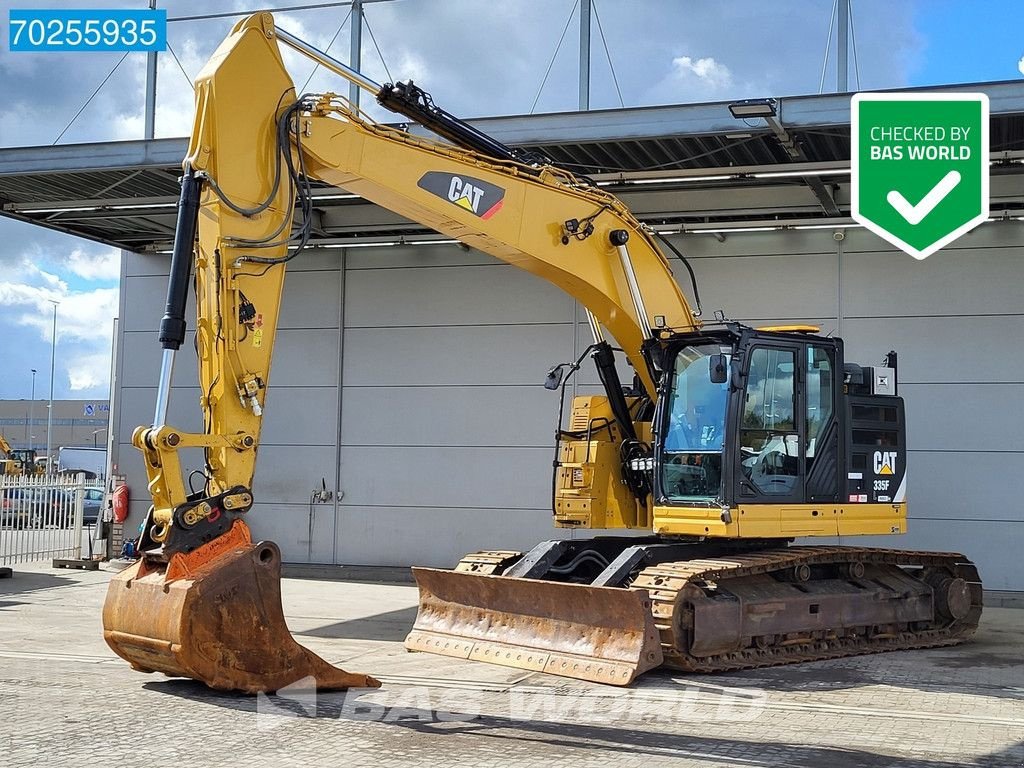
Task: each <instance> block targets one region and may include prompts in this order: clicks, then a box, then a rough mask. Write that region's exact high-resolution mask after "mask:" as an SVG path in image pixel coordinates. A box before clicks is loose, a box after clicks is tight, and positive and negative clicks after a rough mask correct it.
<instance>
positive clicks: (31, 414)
mask: <svg viewBox="0 0 1024 768" xmlns="http://www.w3.org/2000/svg"><path fill="white" fill-rule="evenodd" d="M31 371H32V399H31V400H29V401H28V429H27V430H25V431H26V432H28V435H27V437H28V449H29V451H31V450H32V440H33V439H34V438H35V435H33V434H32V432H33V429H32V428H33V427H35V420H36V369H35V368H32V369H31Z"/></svg>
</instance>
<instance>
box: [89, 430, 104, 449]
mask: <svg viewBox="0 0 1024 768" xmlns="http://www.w3.org/2000/svg"><path fill="white" fill-rule="evenodd" d="M106 431H107V428H106V427H100V428H99V429H94V430H93V431H92V447H93V448H99V446H98V445H96V435H98V434H99V433H100V432H106Z"/></svg>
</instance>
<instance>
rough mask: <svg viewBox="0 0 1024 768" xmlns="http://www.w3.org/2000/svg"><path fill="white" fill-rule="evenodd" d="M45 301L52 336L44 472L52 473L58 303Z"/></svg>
mask: <svg viewBox="0 0 1024 768" xmlns="http://www.w3.org/2000/svg"><path fill="white" fill-rule="evenodd" d="M47 301H49V302H50V303H51V304H53V336H52V337H51V340H50V405H49V406H48V407H47V409H46V471H47V472H52V471H53V468H52V467H51V466H50V462H51V461H52V457H51V454H50V451H51V450H52V445H51V442H50V441H51V439H52V436H53V370H54V367H55V366H56V363H57V307H58V305H59V304H60V302H59V301H54V300H53V299H47Z"/></svg>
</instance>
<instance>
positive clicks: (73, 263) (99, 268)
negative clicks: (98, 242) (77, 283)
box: [67, 248, 121, 281]
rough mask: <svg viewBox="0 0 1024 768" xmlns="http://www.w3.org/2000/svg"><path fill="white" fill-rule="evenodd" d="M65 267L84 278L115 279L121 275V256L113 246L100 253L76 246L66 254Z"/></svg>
mask: <svg viewBox="0 0 1024 768" xmlns="http://www.w3.org/2000/svg"><path fill="white" fill-rule="evenodd" d="M67 268H68V269H69V270H70V271H71V272H72V274H75V275H78V276H79V277H81V278H82V279H84V280H106V281H110V280H117V279H119V278H120V276H121V257H120V255H119V254H118V252H117V251H116V250H114V249H113V248H108V249H106V250H104V251H102V252H101V253H89V252H87V251H85V250H83V249H81V248H76V249H75V250H73V251H72V252H71V254H70V255H69V256H68V260H67Z"/></svg>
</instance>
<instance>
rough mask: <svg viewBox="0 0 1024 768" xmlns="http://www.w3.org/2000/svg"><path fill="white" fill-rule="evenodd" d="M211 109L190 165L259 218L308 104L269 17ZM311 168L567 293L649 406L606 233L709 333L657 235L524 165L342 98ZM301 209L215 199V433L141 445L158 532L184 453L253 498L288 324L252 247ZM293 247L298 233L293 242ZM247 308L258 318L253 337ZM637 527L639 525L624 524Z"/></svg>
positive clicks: (237, 45)
mask: <svg viewBox="0 0 1024 768" xmlns="http://www.w3.org/2000/svg"><path fill="white" fill-rule="evenodd" d="M196 89H197V110H196V117H195V123H194V126H193V131H192V138H191V142H190V144H189V151H188V157H187V158H186V164H187V165H189V166H191V168H192V169H193V170H195V171H201V172H203V173H205V174H206V175H207V176H209V177H210V178H211V179H213V180H214V181H215V182H216V184H217V186H218V187H219V189H220V190H221V192H222V193H223V194H224V195H226V196H227V197H228V198H229V199H231V200H232V201H233V202H235V203H236V204H238V205H240V206H242V207H251V206H254V205H255V204H256V203H257V202H259V201H261V200H263V199H264V198H265V197H266V196H267V195H268V194H269V193H270V191H271V190H272V185H273V179H274V175H275V159H274V158H275V156H276V149H275V147H276V145H275V141H276V135H275V123H276V118H277V116H278V115H279V114H280V113H281V112H282V110H283V109H284V108H285V107H287V106H289V105H290V104H291V103H292V102H293V101H294V100H295V92H294V89H293V85H292V82H291V79H290V78H289V76H288V73H287V72H286V70H285V68H284V65H283V62H282V60H281V55H280V52H279V50H278V46H277V41H276V39H275V32H274V25H273V19H272V17H271V15H270V14H269V13H261V14H256V15H254V16H251V17H249V18H247V19H245V20H244V21H242V22H239V24H238V25H236V27H235V28H234V30H233V31H232V33H231V35H230V36H229V37H228V38H227V39H226V40H225V41H224V42H223V43H222V44H221V46H220V47H219V48H218V49H217V51H216V52H215V53H214V55H213V57H212V58H211V59H210V61H209V62H208V63H207V64H206V66H205V67H204V68H203V70H202V71H201V72H200V73H199V76H198V77H197V80H196ZM300 130H301V133H302V150H301V151H302V160H303V162H304V166H305V171H306V174H307V175H308V176H310V177H313V178H317V179H321V180H323V181H326V182H329V183H331V184H335V185H337V186H339V187H342V188H344V189H346V190H348V191H350V192H352V193H355V194H358V195H360V196H362V197H364V198H366V199H367V200H371V201H373V202H375V203H377V204H379V205H381V206H383V207H384V208H387V209H388V210H391V211H394V212H395V213H398V214H400V215H403V216H406V217H408V218H410V219H412V220H414V221H418V222H420V223H422V224H424V225H426V226H429V227H431V228H432V229H434V230H436V231H438V232H441V233H443V234H445V235H448V236H449V237H452V238H456V239H458V240H460V241H461V242H464V243H466V244H467V245H472V246H473V247H475V248H478V249H479V250H481V251H484V252H485V253H488V254H491V255H492V256H495V257H496V258H499V259H501V260H502V261H506V262H508V263H510V264H513V265H515V266H517V267H520V268H521V269H525V270H527V271H528V272H531V273H533V274H535V275H537V276H539V277H541V278H543V279H545V280H547V281H549V282H551V283H553V284H555V285H557V286H559V287H560V288H562V289H563V290H565V291H566V293H568V294H570V295H571V296H573V297H574V298H576V299H577V300H579V301H580V302H581V303H582V304H583V305H584V306H586V307H587V308H588V309H589V310H590V312H592V313H593V315H594V316H595V317H596V318H597V320H598V321H599V322H600V323H601V324H602V325H604V327H605V328H607V329H608V331H609V332H610V333H611V334H612V336H613V337H614V338H615V339H616V340H617V341H618V343H619V344H620V345H621V347H622V348H623V349H624V350H625V352H626V354H627V356H628V357H629V359H630V361H631V363H632V364H633V366H634V368H635V370H636V372H637V374H638V375H639V376H640V378H641V380H642V381H643V382H644V384H645V386H646V387H647V389H648V391H650V392H654V383H653V381H652V379H651V376H650V373H649V372H648V370H647V366H646V364H645V362H644V360H643V357H642V355H641V352H640V347H641V344H642V342H643V332H642V330H641V327H642V326H641V323H640V321H639V320H638V318H637V316H636V313H635V310H634V308H633V303H632V300H631V298H630V294H629V289H628V285H627V281H626V276H625V273H624V268H623V265H622V263H621V261H620V260H619V256H618V254H617V252H616V250H615V248H613V247H612V246H611V245H610V243H609V237H608V233H609V232H610V231H611V230H613V229H625V230H627V231H628V232H629V233H630V234H631V239H630V241H629V253H630V256H631V259H632V262H633V267H634V270H635V271H636V275H637V279H638V281H639V283H640V289H641V293H642V295H643V298H644V302H645V306H646V307H648V308H656V311H652V312H651V314H650V317H648V318H647V322H648V323H649V324H650V325H651V326H655V327H659V328H670V329H673V330H676V331H686V330H691V329H694V328H695V327H696V326H697V321H696V320H695V319H694V316H693V313H692V311H691V309H690V307H689V305H688V303H687V301H686V299H685V297H684V296H683V294H682V292H681V291H680V289H679V287H678V285H677V283H676V281H675V279H674V278H673V276H672V272H671V269H670V268H669V265H668V262H667V260H666V259H665V257H664V256H663V255H662V254H661V252H660V251H659V250H658V249H657V247H656V246H655V245H654V243H653V241H652V239H651V236H650V234H649V233H648V231H647V230H646V228H645V227H644V226H643V225H642V224H641V223H640V222H638V221H637V220H636V218H635V217H634V216H633V215H632V214H631V213H630V212H629V210H628V209H627V208H626V207H625V205H624V204H623V203H622V202H621V201H619V200H618V199H617V198H615V197H614V196H612V195H609V194H607V193H605V192H602V191H601V190H599V189H597V188H595V187H593V186H589V185H587V184H584V183H582V182H580V181H579V180H577V179H576V178H575V177H573V176H571V175H570V174H568V173H566V172H565V171H562V170H559V169H556V168H547V169H544V170H543V171H542V172H541V173H540V175H539V176H538V175H534V174H531V173H527V172H526V169H524V168H523V167H521V166H518V165H516V164H514V163H503V162H496V161H494V160H493V159H489V158H486V157H483V156H481V155H477V154H474V153H472V152H467V151H464V150H460V149H457V148H455V147H453V146H451V145H449V144H445V143H442V142H436V141H429V140H426V139H421V138H416V137H413V136H410V135H409V134H408V133H406V132H404V131H400V130H397V129H394V128H389V127H387V126H382V125H378V124H375V123H372V122H370V121H368V120H367V119H366V118H365V117H363V116H361V115H359V114H357V113H356V112H354V111H353V110H352V109H350V108H349V106H348V105H347V103H346V102H344V101H343V100H341V99H340V97H338V96H335V95H334V94H326V95H324V97H323V98H322V99H321V101H320V103H319V105H318V106H317V108H316V110H314V111H313V112H311V113H308V114H305V115H304V116H303V117H302V118H301V126H300ZM428 172H434V173H441V174H450V175H454V176H458V175H462V176H471V177H472V178H473V179H476V180H480V181H483V182H486V183H489V184H493V185H495V186H496V187H499V188H500V189H502V190H503V192H504V198H503V201H502V205H501V208H500V209H499V210H497V211H496V212H494V213H493V215H491V216H489V217H487V218H483V217H482V216H480V215H478V213H477V212H474V211H472V210H470V209H469V208H467V207H464V206H461V205H459V204H456V203H455V202H453V201H452V200H450V199H447V198H444V197H441V196H438V195H437V194H434V193H432V192H430V191H427V190H425V189H424V188H422V187H421V186H419V185H418V181H419V180H420V179H421V178H422V177H423V176H424V174H426V173H428ZM291 216H292V200H291V197H290V196H289V194H288V189H287V184H285V183H284V182H282V183H281V184H280V188H279V190H278V194H277V197H276V198H275V201H274V203H273V205H271V206H270V207H269V208H268V209H267V210H265V211H264V212H262V213H260V214H258V215H256V216H251V217H250V216H243V215H240V214H239V213H237V212H235V211H233V210H231V209H230V208H229V207H227V206H226V205H225V204H224V202H223V200H222V199H221V197H220V196H219V195H218V194H217V193H215V192H214V191H213V189H212V188H211V186H210V185H206V186H205V187H204V192H203V199H202V208H201V210H200V219H199V242H198V248H197V250H196V260H195V284H196V294H197V302H196V308H197V314H198V318H197V330H196V335H197V348H198V350H199V368H200V375H199V381H200V388H201V390H202V393H203V394H202V398H201V401H200V407H201V408H202V410H203V414H204V419H205V424H206V430H205V432H204V433H201V434H189V433H185V432H182V431H180V430H177V429H174V428H173V427H170V426H158V427H157V428H150V427H139V428H138V429H137V430H136V431H135V434H134V436H133V443H134V445H135V446H136V447H137V448H139V449H140V450H141V451H142V452H143V454H144V455H145V457H146V470H147V473H148V477H149V491H150V494H151V495H152V497H153V503H154V510H155V511H154V517H153V520H154V523H156V524H158V525H170V524H171V513H172V510H173V509H174V508H175V507H176V506H178V505H180V504H181V503H183V502H184V501H185V497H186V494H187V492H186V488H185V483H184V480H183V474H182V468H181V465H180V461H179V458H178V454H179V452H180V451H181V450H182V449H184V448H202V449H203V450H204V451H205V453H206V457H207V463H208V465H209V468H210V474H211V477H212V487H211V489H210V492H211V493H217V492H219V491H223V490H225V489H228V488H231V487H234V486H237V485H240V486H244V487H251V482H252V476H253V469H254V466H255V460H256V450H257V446H258V444H259V433H260V423H261V420H262V419H261V416H260V415H258V413H257V412H256V411H255V410H254V409H253V408H252V399H253V398H255V400H256V401H257V402H258V403H259V405H260V410H261V409H262V405H263V400H264V397H265V394H266V384H267V382H268V380H269V376H270V361H271V356H272V354H273V347H274V337H275V334H276V329H277V320H278V313H279V309H280V297H281V288H282V285H283V281H284V271H285V268H284V265H277V266H272V267H269V268H267V267H266V266H263V265H257V264H253V263H250V262H247V261H246V256H247V255H249V254H252V253H253V251H252V249H249V248H244V247H238V245H237V241H238V240H241V239H247V240H254V239H259V238H261V237H266V236H268V235H270V234H272V233H274V232H275V231H278V230H279V229H280V228H281V227H282V224H283V223H284V222H290V220H291ZM588 216H594V217H595V218H594V220H593V224H594V227H595V232H594V234H593V235H591V236H590V237H589V238H587V239H585V240H577V239H575V238H571V239H570V240H569V242H568V244H563V243H562V236H563V222H564V221H566V220H568V219H573V218H576V219H583V218H585V217H588ZM285 231H286V232H287V229H286V230H285ZM285 253H286V250H285V247H284V246H283V245H282V246H279V247H277V248H269V249H261V250H260V251H259V254H258V255H259V256H262V257H268V258H274V257H281V256H284V255H285ZM244 302H248V303H249V304H251V305H252V306H253V307H254V309H255V312H256V315H255V319H254V321H253V322H251V323H250V324H248V325H240V324H239V323H238V322H237V321H236V318H237V317H238V312H239V308H240V307H241V306H242V305H243V303H244ZM612 514H613V516H615V515H618V516H621V517H623V519H625V520H628V519H631V518H632V517H633V514H632V513H631V512H626V513H625V514H624V515H623V514H622V513H621V512H613V513H612Z"/></svg>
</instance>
